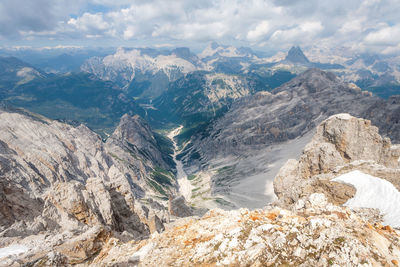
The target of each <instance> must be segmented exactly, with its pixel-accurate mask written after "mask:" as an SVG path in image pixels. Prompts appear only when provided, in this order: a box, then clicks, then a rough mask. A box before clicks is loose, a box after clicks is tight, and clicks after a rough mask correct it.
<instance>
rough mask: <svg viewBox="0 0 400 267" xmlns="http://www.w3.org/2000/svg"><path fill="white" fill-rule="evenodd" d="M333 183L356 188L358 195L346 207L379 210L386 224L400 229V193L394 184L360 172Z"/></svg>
mask: <svg viewBox="0 0 400 267" xmlns="http://www.w3.org/2000/svg"><path fill="white" fill-rule="evenodd" d="M333 181H337V182H342V183H346V184H351V185H353V186H354V187H355V188H356V190H357V192H356V195H355V196H354V197H353V198H351V199H349V200H348V201H347V202H346V203H345V205H346V206H348V207H350V208H376V209H379V210H380V211H381V213H382V215H383V218H384V223H385V224H388V225H390V226H392V227H396V228H398V227H400V192H399V191H398V190H397V189H396V188H395V187H394V185H393V184H392V183H390V182H388V181H386V180H384V179H381V178H378V177H374V176H371V175H368V174H365V173H362V172H360V171H352V172H349V173H346V174H343V175H340V176H338V177H336V178H335V179H333Z"/></svg>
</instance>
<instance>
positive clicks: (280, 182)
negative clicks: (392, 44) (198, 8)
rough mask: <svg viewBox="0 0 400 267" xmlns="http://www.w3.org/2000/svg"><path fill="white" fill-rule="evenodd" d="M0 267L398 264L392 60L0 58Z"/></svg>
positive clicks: (239, 52) (58, 52)
mask: <svg viewBox="0 0 400 267" xmlns="http://www.w3.org/2000/svg"><path fill="white" fill-rule="evenodd" d="M0 101H1V105H0V199H1V205H0V266H32V267H39V266H398V264H399V261H400V212H399V209H398V205H399V203H400V57H389V56H385V55H375V54H366V53H365V54H354V53H353V52H352V51H351V50H349V49H345V48H340V49H335V50H332V49H323V48H320V47H316V46H315V47H314V46H312V47H309V48H307V50H305V51H304V52H303V51H302V49H301V48H300V47H299V46H293V47H292V48H290V50H289V51H288V52H279V53H277V54H273V55H272V54H268V53H266V52H260V51H254V50H252V49H251V48H248V47H234V46H227V45H220V44H217V43H215V42H212V43H210V44H209V45H208V46H207V47H206V48H205V49H204V50H203V51H201V52H199V53H194V52H192V51H191V50H190V49H189V48H186V47H178V48H171V49H161V48H160V49H156V48H143V47H142V48H124V47H119V48H80V47H69V48H61V47H59V48H46V49H33V48H24V47H18V48H2V49H0Z"/></svg>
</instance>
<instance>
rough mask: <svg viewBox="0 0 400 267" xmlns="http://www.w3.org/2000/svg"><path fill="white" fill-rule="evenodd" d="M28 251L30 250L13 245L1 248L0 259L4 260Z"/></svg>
mask: <svg viewBox="0 0 400 267" xmlns="http://www.w3.org/2000/svg"><path fill="white" fill-rule="evenodd" d="M28 250H29V248H28V247H26V246H23V245H11V246H8V247H5V248H0V258H4V257H7V256H11V255H15V254H21V253H24V252H26V251H28Z"/></svg>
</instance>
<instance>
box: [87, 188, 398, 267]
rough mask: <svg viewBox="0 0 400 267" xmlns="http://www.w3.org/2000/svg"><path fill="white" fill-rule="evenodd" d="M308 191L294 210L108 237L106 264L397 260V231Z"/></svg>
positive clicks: (213, 215) (228, 214)
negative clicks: (136, 236)
mask: <svg viewBox="0 0 400 267" xmlns="http://www.w3.org/2000/svg"><path fill="white" fill-rule="evenodd" d="M361 214H362V213H361V212H354V211H351V210H350V209H348V208H343V207H339V206H335V205H332V204H330V203H328V202H327V201H326V198H325V197H324V195H323V194H312V195H310V197H309V198H307V199H305V200H304V206H302V207H298V208H296V209H293V210H286V209H282V208H279V207H272V206H267V207H265V208H264V209H259V210H254V211H249V210H247V209H240V210H232V211H223V210H219V209H216V210H211V211H209V212H208V213H207V214H206V215H204V217H202V218H201V219H195V218H190V219H182V220H179V221H177V222H176V223H175V224H174V225H171V226H170V227H169V228H168V229H167V230H166V231H165V232H163V233H162V234H161V235H153V236H152V238H151V239H149V240H145V241H141V242H139V243H138V244H135V243H123V242H119V241H118V240H116V239H110V240H109V242H108V243H107V245H106V246H105V247H104V248H103V250H102V251H101V252H100V254H99V256H98V257H96V258H95V259H93V261H92V262H91V264H98V265H101V264H102V266H107V264H111V265H112V264H115V265H119V266H124V264H125V265H126V266H129V265H137V266H397V265H398V261H399V257H400V232H399V231H397V230H393V228H391V227H390V226H382V225H381V224H379V223H376V224H373V223H370V222H368V221H366V220H365V219H364V218H363V217H362V215H361Z"/></svg>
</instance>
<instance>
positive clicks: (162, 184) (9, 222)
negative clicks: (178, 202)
mask: <svg viewBox="0 0 400 267" xmlns="http://www.w3.org/2000/svg"><path fill="white" fill-rule="evenodd" d="M158 146H159V145H158V143H157V141H156V140H155V138H154V136H153V134H152V132H151V129H150V128H149V127H148V126H147V124H145V123H144V122H143V121H142V120H141V119H140V118H139V117H137V116H136V117H130V116H127V115H126V116H124V117H123V118H122V119H121V122H120V125H119V126H118V127H117V129H116V130H115V133H114V134H113V135H112V137H111V138H109V140H108V141H107V142H106V143H104V142H103V141H102V140H101V138H100V137H99V136H98V135H97V134H95V133H94V132H92V131H91V130H90V129H88V128H87V127H86V126H84V125H80V126H77V127H74V126H71V125H68V124H64V123H60V122H57V121H52V120H49V119H46V118H44V117H40V116H38V115H34V114H28V113H25V115H24V114H20V113H18V112H7V111H3V110H2V111H0V192H1V193H2V194H1V199H2V206H1V208H0V244H1V246H3V247H4V246H6V245H7V244H10V243H19V242H20V243H24V244H27V246H28V247H29V248H30V250H31V258H29V259H30V260H33V261H34V260H37V259H38V258H41V257H42V255H43V253H47V252H49V251H52V250H54V251H58V252H60V251H62V253H63V255H64V256H65V257H67V260H66V262H67V263H79V262H81V261H85V260H87V259H88V258H90V257H91V256H92V255H93V254H95V253H97V252H98V251H99V249H101V247H102V244H103V242H104V241H105V240H106V239H107V238H108V237H109V236H110V235H122V236H123V237H124V238H125V239H135V240H138V239H143V238H146V237H148V236H149V235H150V234H151V233H153V232H157V231H162V230H163V229H164V225H163V224H164V223H166V222H168V221H169V213H168V209H167V200H168V198H167V196H168V195H169V194H170V195H176V189H175V184H174V176H173V174H172V173H171V170H172V167H171V166H170V165H169V164H168V163H167V162H165V161H164V160H163V155H162V153H161V152H160V150H157V149H158V148H159V147H158ZM149 155H150V156H149ZM82 240H84V241H82ZM80 242H84V243H85V242H86V243H85V244H86V245H87V247H84V248H82V249H78V250H76V249H73V246H75V245H76V244H79V243H80ZM68 251H70V252H68ZM60 253H61V252H60Z"/></svg>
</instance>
